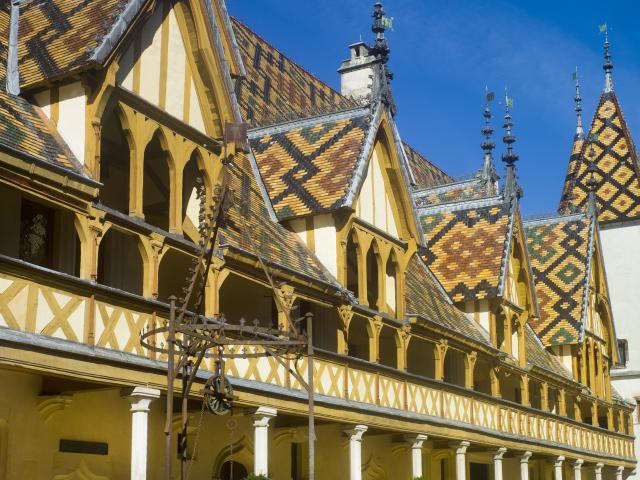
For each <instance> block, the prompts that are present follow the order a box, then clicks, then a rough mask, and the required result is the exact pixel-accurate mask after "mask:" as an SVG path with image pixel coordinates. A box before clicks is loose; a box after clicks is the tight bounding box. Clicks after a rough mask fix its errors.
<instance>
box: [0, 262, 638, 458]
mask: <svg viewBox="0 0 640 480" xmlns="http://www.w3.org/2000/svg"><path fill="white" fill-rule="evenodd" d="M0 267H1V268H2V271H3V272H7V273H0V326H4V327H8V328H12V329H15V330H21V331H25V332H31V333H37V334H42V335H49V336H53V337H58V338H62V339H65V340H70V341H74V342H84V343H88V344H90V345H95V346H98V347H103V348H109V349H115V350H119V351H123V352H127V353H131V354H134V355H142V356H150V357H153V355H152V353H151V352H148V351H146V349H144V348H143V347H142V346H141V345H140V342H139V335H140V330H141V329H142V328H151V327H153V326H154V325H155V324H157V322H162V321H163V319H166V318H167V317H168V308H167V305H165V304H162V303H160V302H157V301H151V300H147V299H143V298H141V297H137V296H135V295H130V294H126V293H123V292H119V291H116V290H113V289H110V288H108V287H104V286H100V285H96V284H93V283H91V282H88V281H84V280H78V279H75V278H73V277H69V276H67V275H63V274H57V273H55V272H49V271H44V270H42V269H38V268H36V267H31V266H26V265H24V264H22V262H18V261H14V260H11V261H8V260H7V259H6V258H0ZM156 341H158V342H161V341H163V339H157V340H156ZM160 360H162V358H160ZM289 366H290V368H294V369H296V370H297V371H298V372H299V373H300V374H301V375H302V376H303V377H305V378H306V371H307V368H308V364H307V360H306V358H304V357H302V358H300V359H299V360H297V361H295V362H294V361H293V360H290V365H289ZM204 367H205V368H207V369H212V367H213V365H212V363H211V361H210V360H207V361H206V363H205V366H204ZM226 369H227V374H228V375H230V376H232V377H236V378H242V379H246V380H253V381H256V382H262V383H265V384H270V385H276V386H279V387H284V388H291V389H300V388H301V386H300V384H299V382H297V381H296V380H295V378H294V377H293V376H292V375H291V374H290V372H289V371H288V370H287V369H285V368H284V367H283V366H282V365H280V364H279V363H278V362H277V361H276V360H275V359H273V358H265V357H263V358H250V359H234V360H229V361H228V362H226ZM314 370H315V372H314V373H315V375H314V378H315V385H314V389H315V392H316V393H317V394H318V395H324V396H326V397H333V398H336V399H342V400H349V401H352V402H358V403H362V404H372V405H377V406H379V407H384V408H387V409H389V410H390V411H393V410H403V411H408V412H411V413H415V414H419V415H426V416H431V417H437V418H442V419H446V420H450V421H452V422H459V423H461V424H470V425H474V426H477V427H480V428H482V429H484V430H486V431H488V432H489V431H493V432H496V433H498V434H499V433H508V434H513V435H519V436H523V437H527V438H531V439H537V440H545V441H549V442H553V443H557V444H564V445H567V446H570V447H573V448H578V449H582V450H586V451H591V452H594V453H597V454H604V455H612V456H617V457H624V458H629V459H633V458H634V447H633V437H632V436H630V435H626V434H621V433H616V432H611V431H608V430H604V429H601V428H598V427H594V426H591V425H586V424H581V423H578V422H575V421H573V420H570V419H566V418H563V417H560V416H558V415H555V414H551V413H545V412H541V411H539V410H535V409H533V408H528V407H524V406H519V405H516V404H513V403H510V402H506V401H504V400H501V399H495V398H492V397H490V396H488V395H486V394H482V393H479V392H474V391H471V390H466V389H464V388H461V387H456V386H453V385H448V384H444V383H441V382H437V381H434V380H430V379H424V378H420V377H417V376H414V375H410V374H407V373H405V372H401V371H396V370H393V369H390V368H387V367H383V366H380V365H375V364H371V363H369V362H364V361H361V360H357V359H353V358H349V357H346V356H341V355H337V354H334V353H330V352H319V353H318V356H317V358H316V359H315V361H314Z"/></svg>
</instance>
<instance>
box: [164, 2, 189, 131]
mask: <svg viewBox="0 0 640 480" xmlns="http://www.w3.org/2000/svg"><path fill="white" fill-rule="evenodd" d="M168 21H169V51H168V59H167V60H168V68H167V98H166V103H165V105H166V110H167V112H169V113H170V114H171V115H173V116H174V117H176V118H180V119H182V117H183V112H184V76H185V67H186V49H185V47H184V42H183V41H182V34H181V33H180V27H179V26H178V21H177V20H176V14H175V12H174V11H173V9H172V10H171V11H170V12H169V16H168Z"/></svg>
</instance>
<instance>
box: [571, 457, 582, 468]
mask: <svg viewBox="0 0 640 480" xmlns="http://www.w3.org/2000/svg"><path fill="white" fill-rule="evenodd" d="M583 464H584V460H583V459H582V458H578V459H577V460H576V461H575V462H573V463H572V465H573V469H574V470H580V469H581V468H582V465H583Z"/></svg>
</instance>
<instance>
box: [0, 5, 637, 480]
mask: <svg viewBox="0 0 640 480" xmlns="http://www.w3.org/2000/svg"><path fill="white" fill-rule="evenodd" d="M373 18H374V23H373V32H374V33H375V40H374V41H373V42H372V43H371V44H367V43H365V42H360V43H356V44H354V45H351V46H350V48H349V49H350V58H349V59H348V60H345V61H344V62H342V64H341V65H340V69H339V71H340V74H341V79H342V92H340V93H339V92H337V91H335V90H333V89H331V88H330V87H329V86H328V85H326V84H325V83H323V82H322V81H321V80H319V79H318V78H316V77H314V76H313V75H311V74H310V73H308V72H307V71H306V70H304V69H303V68H302V67H301V66H300V65H298V64H296V63H294V62H293V61H291V60H290V59H289V58H287V57H286V56H285V55H284V54H283V53H282V51H280V50H277V49H276V48H274V47H273V46H271V45H270V44H269V43H268V42H267V41H265V40H264V39H262V38H261V37H260V36H258V35H257V34H256V33H255V32H253V31H252V30H251V29H250V28H249V27H248V26H246V25H244V24H242V23H241V22H240V21H239V20H237V19H232V18H231V17H229V15H228V12H227V9H226V6H225V4H224V1H223V0H178V1H168V0H104V1H101V2H81V3H78V2H75V1H71V0H51V1H48V2H26V3H22V4H21V3H16V4H5V5H3V6H2V7H1V8H0V27H1V28H0V32H3V33H2V35H3V38H2V42H0V87H2V88H0V199H1V201H0V205H1V207H0V216H1V217H2V225H3V235H2V236H0V385H2V389H1V392H2V393H1V394H0V479H11V480H13V479H18V478H19V479H38V480H40V479H51V478H53V479H56V480H66V479H69V480H73V479H120V478H128V477H130V478H132V479H136V480H139V479H144V478H162V476H163V474H164V470H163V464H164V460H163V455H164V440H165V432H166V430H167V429H168V430H170V431H174V432H176V433H177V432H178V430H179V429H180V422H181V419H180V415H179V414H178V415H176V416H175V417H174V419H175V421H174V423H173V424H171V425H165V414H164V412H165V408H166V401H167V399H166V393H165V392H166V388H167V380H166V378H167V377H166V376H167V362H166V357H164V356H163V355H162V354H158V353H156V352H154V351H151V350H149V349H147V348H145V346H144V345H143V344H141V342H140V335H141V333H142V332H143V331H148V330H149V329H153V328H155V327H157V326H158V325H162V324H164V323H166V321H167V319H168V318H169V315H170V307H169V303H170V299H171V297H172V296H173V295H176V296H180V295H182V289H183V288H184V287H185V285H186V278H187V277H188V275H189V272H190V269H191V268H192V266H193V262H194V258H196V256H197V254H198V253H199V251H200V248H201V247H200V245H199V242H200V241H201V228H200V227H201V222H202V221H203V219H202V217H201V216H200V215H199V203H200V202H202V203H204V204H205V205H207V206H210V205H211V204H212V202H213V198H214V196H215V193H214V192H215V191H216V187H217V186H218V185H219V184H220V181H221V176H222V172H223V171H224V172H226V175H228V182H229V185H230V187H231V192H232V198H231V201H230V202H229V205H228V208H227V209H226V211H225V215H224V218H223V221H222V222H221V224H220V230H219V236H218V239H217V243H216V255H215V256H214V257H213V261H212V268H211V270H210V272H209V275H208V278H207V284H206V289H205V292H204V311H205V315H207V316H210V317H214V316H215V317H219V316H220V315H222V314H224V317H225V318H226V321H228V322H229V323H234V324H240V323H241V322H246V321H250V322H253V321H254V319H255V321H256V322H257V323H258V324H259V325H260V324H262V325H265V326H282V325H283V324H286V321H287V319H288V318H290V316H299V315H303V314H306V313H312V314H313V321H312V322H313V339H314V350H315V354H314V373H315V375H314V376H315V381H314V384H313V388H314V392H315V397H316V398H315V400H316V406H315V417H316V437H317V441H316V468H315V478H318V479H330V478H349V479H350V480H363V479H366V480H369V479H371V480H373V479H405V478H406V479H416V478H429V479H439V480H452V479H456V480H465V479H473V480H483V479H496V480H498V479H502V478H506V479H512V478H519V479H522V480H529V479H531V480H546V479H551V478H553V479H554V480H562V479H571V480H580V479H582V478H585V479H598V480H602V479H605V480H606V479H616V480H621V479H623V478H628V476H629V475H630V474H631V472H632V471H633V470H634V468H635V465H636V460H635V448H634V436H633V435H634V433H633V423H634V417H633V411H634V406H633V405H630V404H629V403H628V402H627V401H625V400H624V399H623V398H622V397H621V396H620V395H619V394H618V393H617V392H616V391H615V389H614V388H612V386H611V377H612V375H614V373H613V372H614V370H613V367H614V366H615V365H618V364H619V363H620V362H621V360H620V355H619V349H618V339H617V336H616V328H615V326H614V320H617V317H615V315H618V310H620V313H619V314H620V315H625V312H627V313H628V311H631V310H632V307H629V310H628V311H626V310H625V308H627V307H625V304H624V302H623V303H621V304H620V306H619V307H617V306H616V305H617V304H616V303H615V302H617V301H618V300H617V297H616V296H615V295H622V296H625V295H626V293H625V292H622V291H621V290H620V288H623V287H620V284H624V283H625V282H624V281H623V280H619V281H617V280H616V281H612V280H611V279H608V278H609V277H608V276H607V273H608V271H609V270H608V265H609V264H608V263H607V262H608V261H610V260H609V255H610V253H608V252H611V251H612V248H615V243H614V242H615V240H614V237H613V236H607V235H606V234H605V233H604V232H606V231H608V230H607V229H608V225H603V226H600V222H601V221H604V220H606V219H605V218H604V217H602V215H603V212H604V211H605V209H604V207H603V206H602V205H600V206H599V208H595V207H594V205H595V198H596V196H597V195H599V194H600V191H601V189H602V188H603V187H602V186H601V185H602V184H603V183H602V182H601V183H600V184H599V185H600V186H595V185H593V182H587V181H585V185H586V188H587V189H586V190H585V192H586V193H585V194H584V197H585V200H584V202H583V203H582V204H580V203H579V202H578V201H576V200H575V199H572V202H573V203H572V204H575V207H569V206H566V208H567V210H566V211H562V212H561V214H560V215H559V216H554V217H550V218H544V219H539V220H535V221H524V220H523V219H522V217H521V214H520V202H521V196H522V195H521V189H520V188H519V186H518V180H517V172H516V164H517V160H518V157H517V154H516V153H515V147H514V142H515V140H516V138H515V136H514V135H513V133H512V132H511V116H510V115H511V114H510V112H509V111H508V110H507V112H506V114H505V123H506V124H507V125H508V129H507V133H506V136H505V143H506V146H505V153H504V155H503V161H504V164H505V167H506V174H505V181H504V182H503V183H502V184H500V183H498V176H497V174H496V167H495V165H494V161H493V151H494V148H495V145H494V144H493V141H492V134H493V130H492V128H491V117H492V113H491V111H490V109H489V106H488V105H487V108H486V109H485V112H484V115H485V120H486V123H485V125H484V128H483V133H484V135H485V138H484V141H483V143H482V148H483V150H484V156H483V157H482V158H481V157H480V155H479V162H478V165H479V167H480V168H479V172H478V173H477V175H474V176H473V177H470V178H468V179H466V180H454V179H453V178H452V177H451V176H449V175H448V174H447V173H446V172H445V171H444V170H442V169H441V168H439V167H437V166H436V165H434V164H433V163H431V162H430V161H428V160H427V159H425V158H424V157H423V156H422V155H421V154H420V153H419V152H417V151H416V150H415V149H413V148H411V146H410V145H409V144H408V143H407V142H406V141H405V139H403V138H402V136H401V135H400V132H399V130H398V127H397V125H396V123H395V115H396V105H395V102H394V98H393V93H392V90H391V75H390V72H389V70H388V68H387V60H388V57H389V53H390V51H389V47H388V45H387V42H386V39H385V36H384V31H385V20H384V19H385V17H384V12H383V11H382V5H381V4H380V3H376V5H375V7H374V15H373ZM603 98H604V97H603ZM615 102H617V101H615ZM620 118H621V117H620ZM237 122H244V123H246V124H247V125H248V128H249V130H248V148H247V149H246V151H245V150H243V149H236V148H235V146H234V145H225V144H224V142H223V139H224V138H225V133H227V132H226V129H227V128H228V125H229V124H230V123H237ZM595 122H597V119H596V120H594V125H595ZM618 126H619V125H618ZM620 128H623V127H620ZM590 138H591V137H590ZM578 141H579V140H576V142H578ZM580 141H582V142H583V144H584V143H585V141H584V139H582V140H580ZM626 145H627V147H628V148H631V146H632V143H630V142H628V143H627V144H626ZM627 147H626V148H627ZM580 148H582V149H584V148H586V147H580ZM580 148H579V147H576V152H578V150H580ZM612 148H614V147H612ZM615 148H619V147H615ZM615 148H614V149H615ZM620 148H621V147H620ZM580 151H584V150H580ZM616 151H617V150H616ZM572 158H573V160H574V161H573V163H572V165H574V167H570V172H572V170H571V168H579V169H580V168H583V167H582V166H581V167H575V165H582V164H583V162H581V161H578V159H579V158H581V157H579V156H575V157H572ZM223 160H230V162H227V163H226V164H223ZM587 163H588V162H587ZM591 163H593V162H591ZM225 165H226V166H225ZM587 167H588V165H587V166H586V167H584V168H585V169H586V168H587ZM579 171H582V170H579ZM589 174H590V178H591V177H594V175H593V174H591V170H589ZM612 176H613V174H612ZM574 184H575V185H582V184H581V183H578V182H574V183H571V185H572V188H573V185H574ZM598 198H599V197H598ZM565 203H566V202H565ZM563 205H564V204H563ZM589 205H590V206H591V207H589ZM563 208H564V207H563ZM634 211H635V210H634ZM625 228H627V227H626V226H625ZM611 231H612V232H614V231H615V230H611ZM629 231H630V232H631V231H633V230H629ZM629 235H631V234H629ZM612 246H613V247H612ZM607 249H609V250H607ZM262 264H264V265H266V267H265V268H262V266H261V265H262ZM605 266H607V269H606V273H605ZM612 269H614V267H612ZM627 287H628V285H624V288H627ZM610 288H611V293H610V290H609V289H610ZM616 288H617V290H616ZM628 288H631V287H628ZM625 298H626V296H625ZM617 309H618V310H617ZM621 331H622V327H621ZM164 341H165V339H163V338H156V339H155V342H156V344H159V345H160V344H163V342H164ZM307 365H308V362H307V358H306V357H305V356H299V357H291V358H287V359H285V364H284V365H283V364H282V363H280V362H278V361H276V359H274V358H271V357H260V358H237V359H233V360H229V361H227V362H226V364H225V374H226V375H227V377H228V379H229V381H230V382H231V384H232V385H233V388H234V395H235V400H234V407H233V410H232V412H231V413H230V414H228V415H226V416H215V415H211V414H209V413H205V408H204V403H203V393H202V391H203V385H204V382H205V381H206V380H207V378H208V377H209V376H210V375H212V372H213V371H214V370H215V365H214V362H213V360H211V359H205V360H204V361H203V365H202V368H201V371H200V373H199V376H198V380H197V382H196V384H195V385H194V388H193V391H192V397H191V399H190V403H189V405H188V409H187V414H186V416H187V419H188V421H187V445H188V452H187V453H188V457H189V459H190V461H189V462H188V468H189V475H190V477H191V478H202V479H224V480H230V479H233V480H235V479H241V478H244V477H245V476H246V475H247V474H249V473H251V472H255V473H256V474H264V475H268V476H269V477H270V478H273V479H277V480H280V479H291V480H302V479H307V478H309V464H308V457H307V455H306V451H307V450H306V449H307V442H308V438H309V435H308V429H307V427H306V419H307V408H308V407H307V398H306V394H305V393H304V391H303V389H302V386H301V385H300V382H299V381H298V380H297V379H296V377H295V375H293V374H292V371H296V372H299V373H301V374H303V376H304V373H305V371H306V369H307V368H308V367H307ZM178 388H179V387H178ZM621 390H623V394H624V395H625V396H628V394H627V392H626V391H625V390H624V389H623V388H621ZM177 437H178V436H177V435H174V442H175V443H176V445H175V448H174V451H177ZM173 463H174V471H173V472H172V478H180V472H179V469H178V467H177V462H173Z"/></svg>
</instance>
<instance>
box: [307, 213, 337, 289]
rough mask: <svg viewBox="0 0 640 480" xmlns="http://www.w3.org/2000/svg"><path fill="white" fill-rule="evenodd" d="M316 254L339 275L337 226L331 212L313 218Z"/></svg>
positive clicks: (328, 267) (332, 271) (332, 272)
mask: <svg viewBox="0 0 640 480" xmlns="http://www.w3.org/2000/svg"><path fill="white" fill-rule="evenodd" d="M313 227H314V235H315V248H316V252H315V253H316V256H317V257H318V259H319V260H320V261H321V262H322V264H323V265H324V266H325V267H326V268H327V270H329V272H331V274H332V275H333V276H334V277H337V276H338V251H337V246H336V226H335V223H334V221H333V217H332V216H331V215H330V214H324V215H318V216H316V217H314V218H313Z"/></svg>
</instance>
